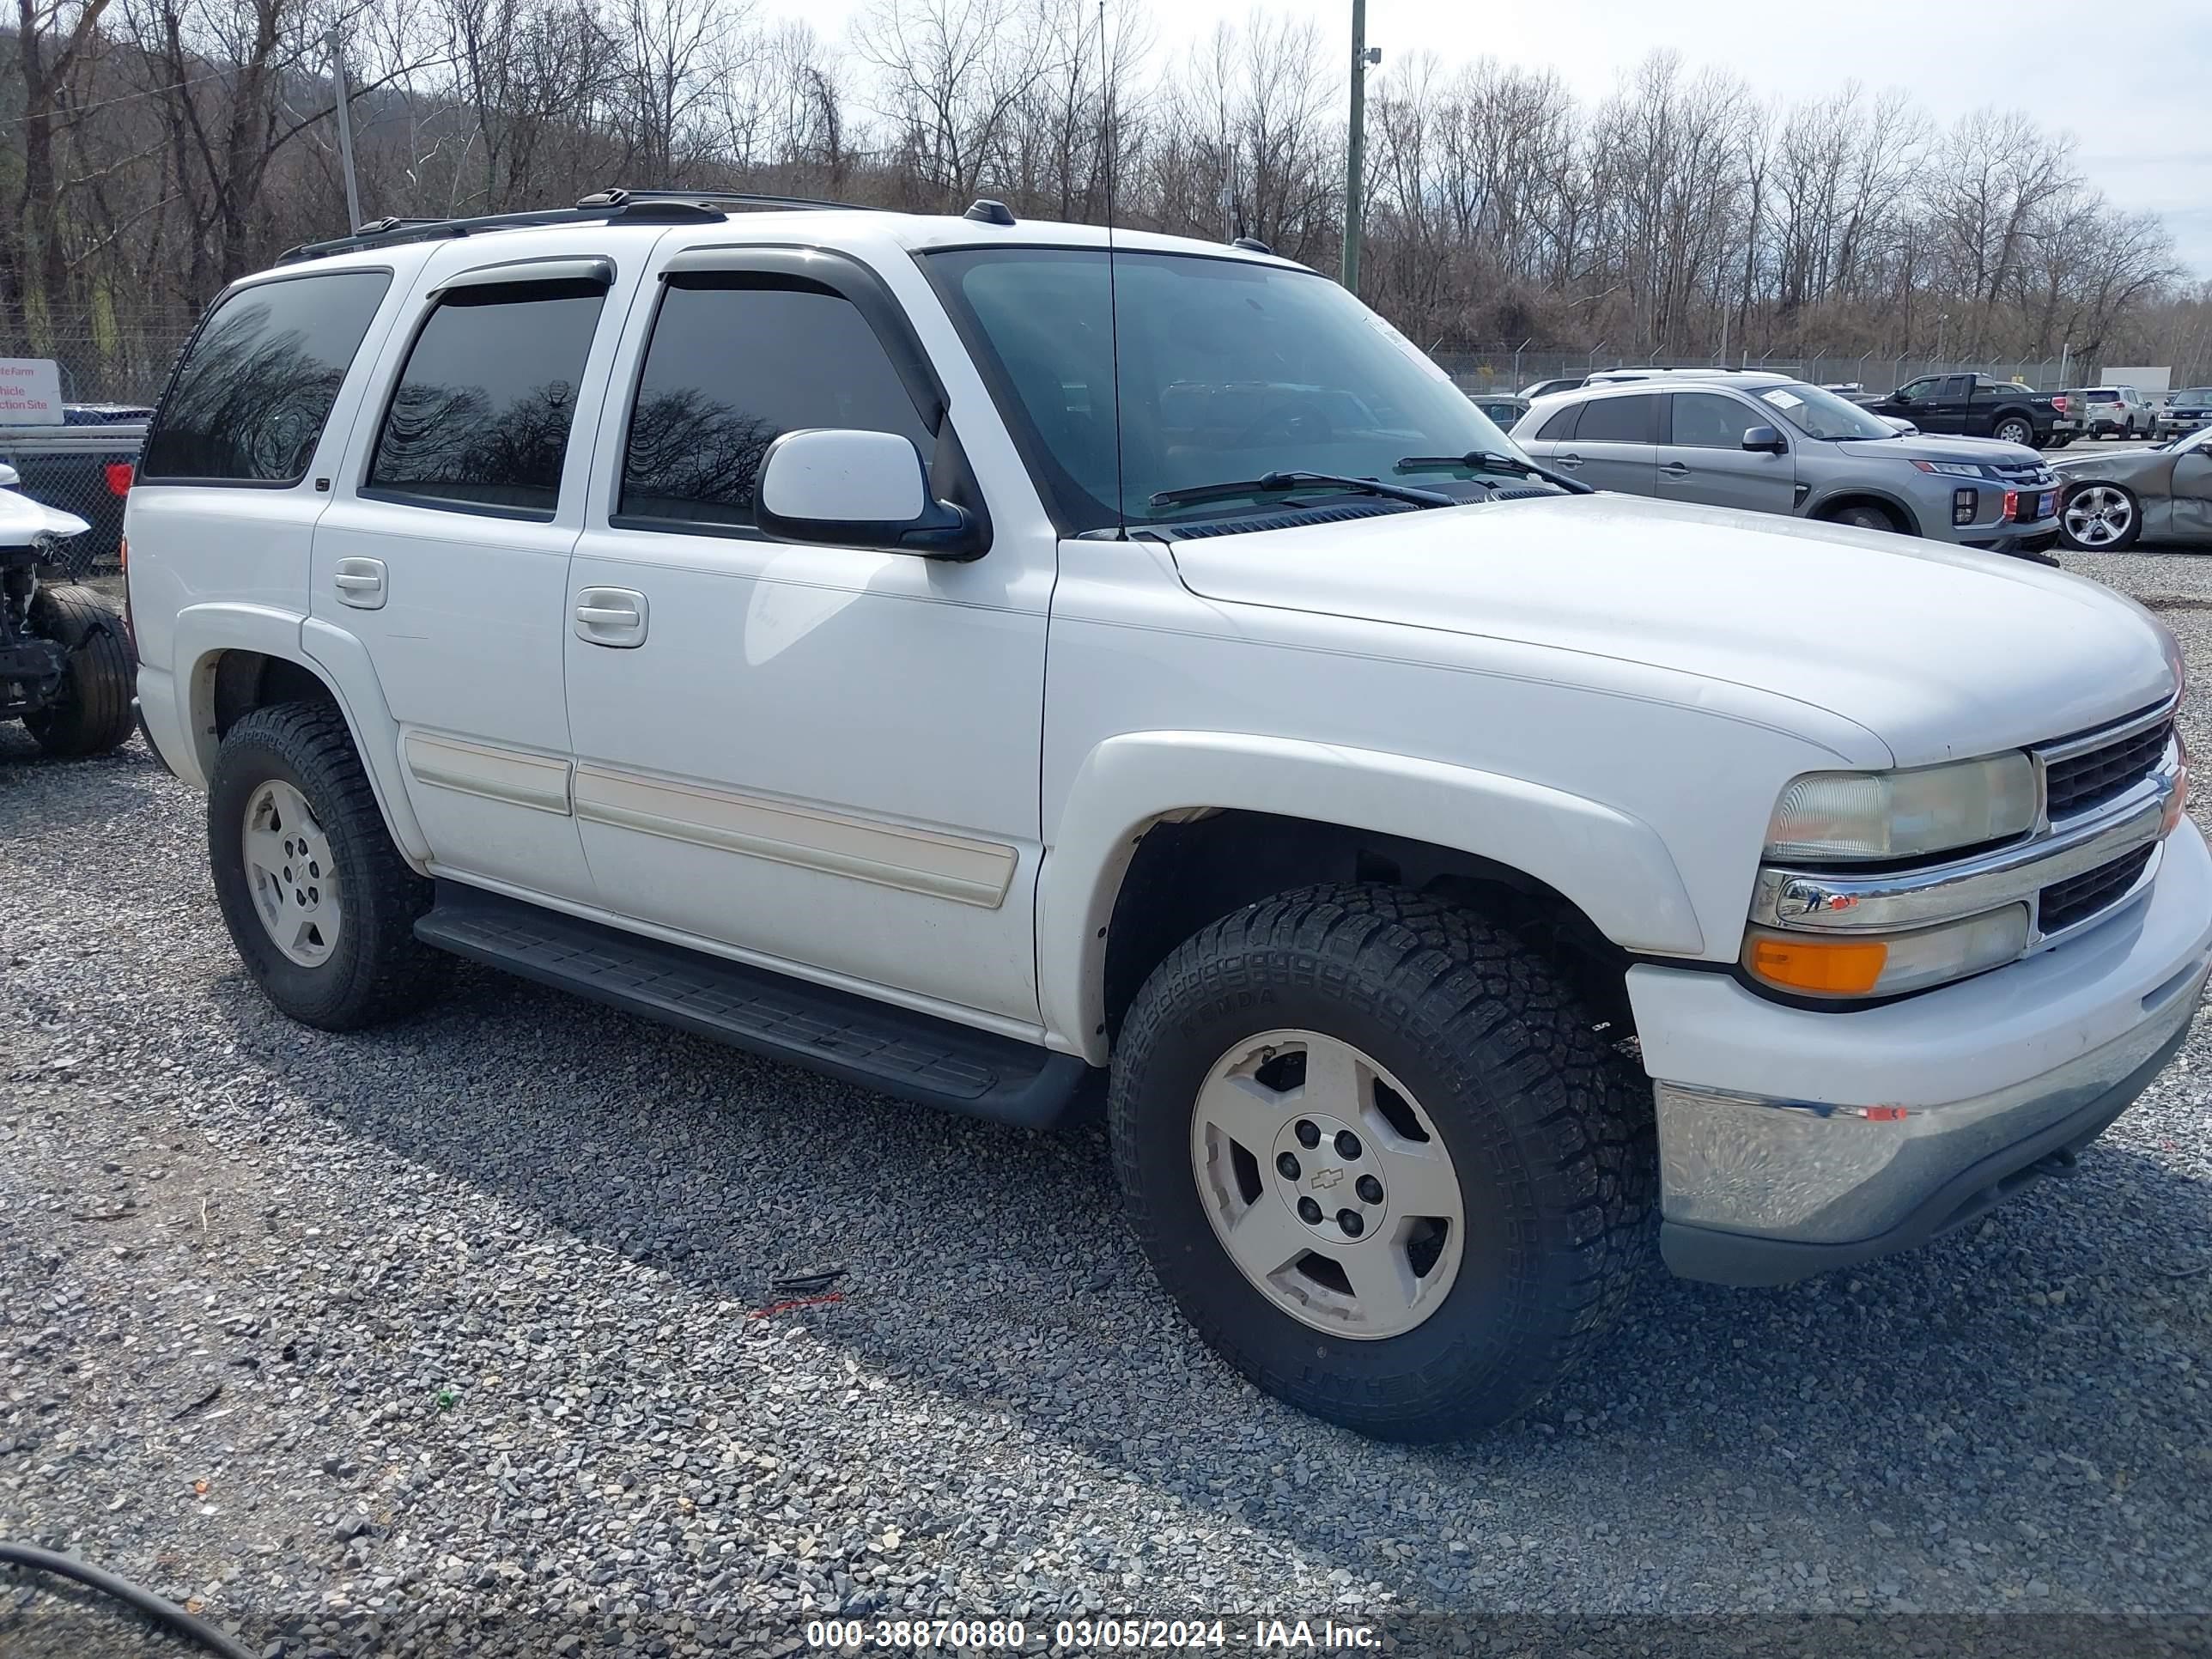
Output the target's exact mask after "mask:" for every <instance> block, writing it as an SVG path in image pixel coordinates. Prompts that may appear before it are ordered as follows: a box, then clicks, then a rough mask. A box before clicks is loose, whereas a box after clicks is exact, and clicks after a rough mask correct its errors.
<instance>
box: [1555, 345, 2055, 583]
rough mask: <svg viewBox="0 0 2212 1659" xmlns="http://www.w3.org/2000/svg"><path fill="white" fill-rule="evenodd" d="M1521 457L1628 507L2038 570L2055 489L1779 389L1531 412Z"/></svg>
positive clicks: (2027, 466)
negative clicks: (1877, 540)
mask: <svg viewBox="0 0 2212 1659" xmlns="http://www.w3.org/2000/svg"><path fill="white" fill-rule="evenodd" d="M1513 436H1514V438H1515V440H1516V441H1517V442H1518V443H1519V444H1520V445H1521V447H1522V448H1523V449H1525V450H1526V451H1527V452H1528V453H1529V455H1530V456H1532V457H1533V458H1534V459H1537V460H1540V461H1542V462H1544V463H1545V464H1546V465H1549V466H1553V467H1557V468H1559V469H1560V470H1561V471H1568V472H1571V473H1572V474H1573V475H1574V476H1575V477H1578V478H1580V479H1582V480H1583V482H1584V483H1592V484H1595V485H1597V486H1598V487H1599V488H1601V489H1617V490H1620V491H1623V492H1625V493H1626V494H1629V495H1656V496H1658V497H1660V498H1661V499H1662V500H1666V501H1698V502H1702V503H1703V504H1705V505H1706V506H1709V507H1742V508H1746V509H1748V510H1749V511H1752V512H1754V513H1785V514H1789V515H1790V516H1793V517H1796V518H1801V519H1820V520H1826V521H1828V522H1830V523H1833V524H1849V525H1857V526H1859V527H1861V528H1862V529H1867V530H1887V531H1894V532H1900V533H1902V534H1905V535H1908V536H1925V537H1928V538H1930V539H1931V540H1936V541H1946V542H1961V543H1964V544H1966V545H1967V546H1969V547H1985V548H1990V549H1992V550H1996V551H1998V552H2005V553H2025V554H2030V555H2032V556H2039V555H2040V550H2041V549H2042V548H2043V547H2045V546H2047V545H2049V544H2050V541H2051V539H2052V538H2054V537H2055V535H2056V532H2057V528H2058V524H2057V480H2056V479H2055V478H2054V477H2052V475H2051V470H2050V469H2049V468H2048V467H2047V466H2045V465H2044V462H2043V458H2042V457H2041V456H2039V455H2038V454H2037V453H2035V452H2034V451H2033V450H2032V449H2028V448H2026V447H2022V446H2021V445H2018V444H2001V443H1996V442H1993V441H1990V440H1988V439H1984V438H1939V437H1929V436H1927V435H1924V434H1905V433H1900V432H1899V431H1898V430H1897V429H1896V428H1895V426H1894V425H1893V423H1892V422H1890V421H1889V420H1887V419H1885V418H1883V417H1882V416H1879V415H1876V414H1875V413H1873V412H1872V411H1871V410H1866V409H1863V408H1861V407H1860V406H1859V405H1858V404H1854V403H1852V402H1850V400H1849V399H1847V398H1841V397H1838V395H1837V394H1836V393H1834V392H1827V391H1824V390H1822V389H1821V388H1820V387H1819V386H1808V385H1806V384H1804V383H1803V382H1802V381H1796V380H1790V379H1789V378H1788V377H1787V376H1785V375H1781V374H1758V373H1751V374H1731V373H1729V372H1727V371H1725V370H1716V371H1711V372H1709V373H1707V374H1705V375H1704V376H1702V377H1696V376H1686V375H1670V376H1669V377H1668V380H1666V382H1665V384H1664V386H1663V387H1662V386H1660V385H1657V384H1655V383H1652V382H1644V383H1640V384H1639V383H1634V382H1631V383H1627V384H1623V385H1615V386H1584V387H1583V388H1582V389H1581V390H1580V391H1577V392H1562V393H1560V394H1559V395H1558V396H1557V397H1553V398H1541V399H1540V400H1539V401H1538V402H1537V403H1536V404H1534V405H1532V406H1531V408H1530V410H1529V412H1528V414H1527V415H1526V416H1523V417H1522V421H1521V423H1520V424H1519V425H1518V426H1517V427H1516V428H1514V431H1513Z"/></svg>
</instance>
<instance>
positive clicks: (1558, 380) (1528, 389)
mask: <svg viewBox="0 0 2212 1659" xmlns="http://www.w3.org/2000/svg"><path fill="white" fill-rule="evenodd" d="M1588 378H1589V377H1588V376H1587V375H1583V374H1558V375H1554V376H1553V377H1552V378H1551V379H1550V380H1531V381H1530V382H1529V383H1528V385H1527V386H1522V388H1521V394H1520V395H1521V396H1522V397H1523V398H1529V399H1530V400H1532V401H1533V400H1534V399H1535V398H1548V397H1550V396H1551V395H1552V394H1553V392H1565V391H1567V390H1568V389H1570V388H1571V387H1573V386H1580V385H1581V384H1582V383H1583V380H1586V379H1588Z"/></svg>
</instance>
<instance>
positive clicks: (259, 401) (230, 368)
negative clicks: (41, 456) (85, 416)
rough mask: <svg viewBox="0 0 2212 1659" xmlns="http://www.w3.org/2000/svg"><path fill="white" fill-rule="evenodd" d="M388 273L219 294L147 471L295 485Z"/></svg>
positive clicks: (355, 273) (160, 417) (167, 403)
mask: <svg viewBox="0 0 2212 1659" xmlns="http://www.w3.org/2000/svg"><path fill="white" fill-rule="evenodd" d="M391 285H392V277H391V276H390V274H389V273H388V272H386V271H381V270H334V271H330V272H326V273H325V274H324V275H322V276H292V277H286V278H283V279H282V280H280V281H276V282H272V283H256V284H255V285H254V286H253V287H252V288H246V289H240V290H239V291H238V292H237V293H235V294H233V295H230V296H229V297H228V299H225V300H221V301H217V302H216V307H215V309H214V310H213V311H212V312H210V313H209V314H208V319H207V320H206V322H204V324H202V325H201V326H200V330H199V332H198V333H197V335H196V336H195V337H193V339H192V343H191V347H190V349H188V350H187V351H186V353H185V359H184V361H183V362H181V363H179V365H178V366H177V374H176V378H175V380H173V382H172V384H171V385H170V387H169V392H168V396H167V397H166V398H163V399H162V400H161V409H160V410H159V411H157V413H156V414H155V417H154V429H153V431H152V433H151V434H150V435H149V436H148V438H147V440H146V453H145V458H144V459H143V462H142V463H141V465H140V467H139V473H140V476H141V477H145V478H148V479H155V478H207V479H212V480H219V481H225V482H231V483H298V482H299V480H300V478H301V476H302V475H303V474H305V473H306V471H307V464H308V462H309V461H310V460H311V459H313V456H314V453H315V442H316V441H317V440H318V439H319V438H320V437H321V436H322V435H323V422H325V421H326V420H328V419H329V418H330V413H331V404H332V403H333V402H334V401H336V399H337V395H338V385H339V383H340V382H341V381H343V380H344V379H345V374H346V370H347V368H349V367H350V366H351V364H352V362H353V358H354V353H355V352H356V351H357V350H359V349H361V342H362V336H363V335H365V334H366V333H368V325H369V319H371V318H373V317H374V316H375V315H376V307H377V306H378V305H379V304H380V303H381V302H382V301H383V299H384V291H385V289H387V288H389V287H390V286H391Z"/></svg>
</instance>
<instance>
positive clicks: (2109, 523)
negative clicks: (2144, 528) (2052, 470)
mask: <svg viewBox="0 0 2212 1659" xmlns="http://www.w3.org/2000/svg"><path fill="white" fill-rule="evenodd" d="M2135 521H2136V507H2135V502H2134V501H2131V500H2130V499H2129V497H2128V493H2127V491H2125V490H2124V489H2118V488H2117V487H2116V486H2114V485H2112V484H2085V485H2083V486H2082V487H2081V489H2077V490H2075V492H2074V493H2073V494H2072V495H2069V496H2068V497H2067V498H2066V513H2065V523H2066V533H2067V534H2068V535H2069V536H2071V537H2072V538H2074V539H2075V541H2076V542H2078V543H2079V544H2081V545H2082V546H2083V547H2110V546H2111V545H2112V544H2113V543H2114V542H2117V541H2118V540H2119V539H2120V538H2123V537H2124V536H2125V535H2126V534H2127V533H2128V532H2129V531H2130V529H2132V528H2133V527H2134V526H2135Z"/></svg>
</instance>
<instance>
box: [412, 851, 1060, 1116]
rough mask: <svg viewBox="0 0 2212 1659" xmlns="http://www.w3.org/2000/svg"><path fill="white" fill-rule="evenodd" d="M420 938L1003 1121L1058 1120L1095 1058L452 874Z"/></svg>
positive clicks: (820, 1068)
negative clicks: (490, 889)
mask: <svg viewBox="0 0 2212 1659" xmlns="http://www.w3.org/2000/svg"><path fill="white" fill-rule="evenodd" d="M415 937H416V938H417V939H421V940H422V942H423V943H424V944H425V945H436V946H437V947H438V948H439V949H440V950H443V951H453V953H454V954H455V955H457V956H463V957H468V958H469V959H470V960H471V961H473V962H481V963H488V964H489V965H490V966H491V967H494V968H504V969H507V971H508V972H509V973H513V974H520V975H522V977H523V978H525V979H532V980H536V981H538V983H539V984H541V985H550V986H552V987H554V988H555V989H556V990H562V991H571V992H574V994H577V995H578V996H583V997H589V998H591V999H592V1000H593V1001H595V1002H604V1003H605V1004H607V1005H608V1006H610V1007H614V1008H620V1009H623V1010H624V1011H625V1012H629V1013H633V1014H642V1015H643V1016H645V1018H647V1019H653V1020H659V1022H660V1023H661V1024H665V1025H677V1026H681V1027H682V1028H683V1029H684V1030H687V1031H696V1032H697V1033H698V1034H699V1035H700V1036H707V1037H713V1038H714V1039H715V1040H716V1041H717V1042H726V1043H729V1044H731V1045H732V1047H735V1048H744V1049H747V1050H749V1051H750V1052H751V1053H753V1054H763V1055H766V1056H767V1057H768V1058H769V1059H771V1060H788V1061H790V1062H791V1063H793V1065H798V1066H808V1067H811V1069H813V1070H815V1071H817V1072H826V1073H829V1075H830V1076H832V1077H840V1078H843V1079H845V1080H846V1081H847V1082H848V1083H857V1084H859V1085H861V1086H862V1087H863V1088H868V1089H878V1090H881V1091H883V1092H884V1093H885V1094H889V1095H897V1096H899V1097H901V1098H902V1099H906V1100H913V1101H919V1102H921V1103H922V1104H924V1105H927V1106H939V1107H943V1108H944V1109H945V1110H947V1111H952V1112H963V1113H966V1114H967V1115H969V1116H971V1117H983V1118H990V1119H993V1120H994V1121H998V1122H1000V1123H1016V1124H1021V1125H1024V1126H1025V1127H1030V1128H1038V1129H1042V1128H1046V1127H1050V1126H1051V1125H1052V1124H1054V1123H1055V1122H1057V1121H1059V1120H1060V1116H1061V1115H1062V1114H1063V1113H1064V1112H1065V1111H1066V1109H1067V1106H1068V1104H1069V1103H1070V1102H1071V1101H1072V1100H1073V1098H1074V1097H1075V1095H1076V1091H1077V1090H1078V1089H1079V1087H1080V1085H1082V1084H1083V1082H1084V1081H1085V1078H1086V1077H1087V1076H1088V1074H1089V1073H1090V1069H1091V1068H1090V1067H1089V1066H1086V1065H1085V1063H1084V1062H1083V1061H1082V1060H1080V1059H1079V1058H1078V1057H1077V1056H1075V1055H1073V1054H1054V1053H1053V1052H1052V1051H1051V1050H1050V1049H1048V1048H1038V1047H1036V1046H1035V1045H1034V1044H1031V1043H1026V1042H1018V1041H1016V1040H1015V1039H1014V1038H1012V1037H1004V1036H995V1035H994V1034H993V1033H991V1032H988V1031H978V1030H973V1029H971V1028H970V1027H968V1026H965V1025H957V1024H953V1023H952V1022H951V1021H950V1020H944V1019H939V1018H935V1017H934V1016H933V1015H930V1014H923V1013H917V1012H915V1011H913V1010H912V1009H908V1008H896V1007H893V1006H890V1004H888V1003H882V1002H877V1001H875V1000H872V999H870V998H867V997H860V996H854V995H853V994H850V993H848V992H844V991H837V990H832V989H831V988H830V987H828V986H824V985H814V984H811V983H809V982H808V981H805V980H799V979H793V978H791V977H789V976H788V975H783V974H776V973H771V972H769V970H767V969H761V968H751V967H748V966H746V965H745V964H744V963H736V962H731V961H729V960H727V959H726V958H724V957H715V956H708V954H707V953H705V952H704V951H693V950H689V949H687V948H686V947H684V946H683V945H669V944H665V943H663V942H662V941H661V940H659V939H645V938H641V936H639V935H638V934H635V933H624V932H623V931H622V930H621V929H619V928H615V927H605V926H603V925H601V924H600V923H599V922H595V921H584V920H583V919H582V918H580V917H578V916H570V915H562V913H560V912H558V911H555V910H548V909H545V908H542V907H541V906H538V905H535V904H526V903H524V902H521V901H520V900H516V899H509V898H504V897H501V896H499V895H498V894H495V893H487V892H484V891H482V890H479V889H477V888H473V887H468V886H465V885H463V884H459V883H457V882H451V881H441V882H440V883H439V884H438V890H437V902H436V903H435V905H433V906H432V908H431V909H430V911H429V914H428V915H425V916H423V917H422V919H421V920H420V921H416V924H415Z"/></svg>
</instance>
